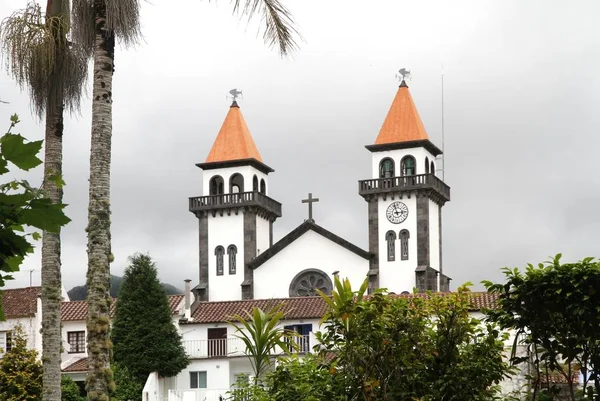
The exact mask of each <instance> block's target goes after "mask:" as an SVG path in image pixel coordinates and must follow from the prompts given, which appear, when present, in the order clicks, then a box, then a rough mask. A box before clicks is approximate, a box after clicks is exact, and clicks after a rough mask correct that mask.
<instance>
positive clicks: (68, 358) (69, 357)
mask: <svg viewBox="0 0 600 401" xmlns="http://www.w3.org/2000/svg"><path fill="white" fill-rule="evenodd" d="M70 331H83V332H85V339H86V344H85V347H84V349H83V352H81V353H71V352H69V351H70V347H69V336H68V334H67V333H68V332H70ZM61 336H62V346H63V353H62V354H61V361H62V364H63V368H65V367H66V366H69V365H71V364H73V363H74V362H75V361H77V360H79V359H81V358H85V357H87V329H86V324H85V320H76V321H67V322H62V329H61Z"/></svg>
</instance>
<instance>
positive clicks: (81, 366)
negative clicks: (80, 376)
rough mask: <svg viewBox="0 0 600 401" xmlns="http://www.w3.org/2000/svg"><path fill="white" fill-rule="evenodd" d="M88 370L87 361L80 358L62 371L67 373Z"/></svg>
mask: <svg viewBox="0 0 600 401" xmlns="http://www.w3.org/2000/svg"><path fill="white" fill-rule="evenodd" d="M87 370H88V360H87V358H81V359H78V360H76V361H75V362H73V363H72V364H70V365H69V366H67V367H65V368H64V369H63V370H62V371H63V372H65V373H67V372H87Z"/></svg>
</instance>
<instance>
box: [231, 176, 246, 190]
mask: <svg viewBox="0 0 600 401" xmlns="http://www.w3.org/2000/svg"><path fill="white" fill-rule="evenodd" d="M240 192H244V177H243V176H242V175H241V174H240V173H235V174H234V175H232V176H231V178H230V179H229V193H230V194H237V193H240Z"/></svg>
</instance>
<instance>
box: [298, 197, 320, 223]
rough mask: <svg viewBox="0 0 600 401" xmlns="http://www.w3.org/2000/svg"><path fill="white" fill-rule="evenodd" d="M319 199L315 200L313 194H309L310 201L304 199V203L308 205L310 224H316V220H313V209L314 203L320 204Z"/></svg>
mask: <svg viewBox="0 0 600 401" xmlns="http://www.w3.org/2000/svg"><path fill="white" fill-rule="evenodd" d="M318 201H319V198H313V197H312V193H309V194H308V199H302V203H308V221H310V222H314V221H315V220H314V219H313V215H312V208H313V205H312V204H313V203H314V202H318Z"/></svg>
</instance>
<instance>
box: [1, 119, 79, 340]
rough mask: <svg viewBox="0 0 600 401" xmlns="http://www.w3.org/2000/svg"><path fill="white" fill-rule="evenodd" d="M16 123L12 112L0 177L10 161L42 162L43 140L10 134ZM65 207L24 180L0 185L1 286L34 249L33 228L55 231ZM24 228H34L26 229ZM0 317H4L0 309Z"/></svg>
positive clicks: (22, 164)
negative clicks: (39, 154)
mask: <svg viewBox="0 0 600 401" xmlns="http://www.w3.org/2000/svg"><path fill="white" fill-rule="evenodd" d="M18 123H19V118H18V116H17V115H16V114H15V115H13V116H12V117H11V124H10V128H9V130H8V132H7V133H6V134H5V135H4V136H2V137H1V138H0V176H2V177H6V176H7V175H8V174H9V173H10V172H11V170H10V169H9V167H11V164H12V165H13V166H15V167H16V168H17V169H20V170H24V171H29V170H31V169H32V168H34V167H37V166H39V165H40V164H41V163H42V161H41V160H40V159H39V158H38V157H37V154H38V153H39V151H40V149H41V147H42V141H34V142H26V140H25V138H23V137H22V136H21V135H19V134H14V133H12V132H11V131H12V129H13V128H14V127H15V126H16V125H17V124H18ZM9 163H10V164H9ZM55 178H56V179H57V180H58V178H57V177H55ZM64 207H65V205H63V204H56V203H53V202H52V201H51V200H50V199H48V198H46V197H45V193H44V191H43V190H41V189H38V188H34V187H32V186H31V185H30V184H29V183H28V182H27V181H26V180H8V181H4V182H3V183H2V184H0V288H1V287H2V286H4V283H5V281H6V280H10V279H12V273H14V272H17V271H18V270H19V267H20V266H21V263H22V262H23V260H24V258H25V256H26V255H28V254H30V253H31V252H33V242H32V241H34V240H36V239H38V238H39V236H40V235H39V233H38V232H37V231H35V229H39V230H44V231H46V232H58V231H59V230H60V227H61V226H64V225H65V224H67V223H68V222H69V221H70V220H69V218H67V217H66V216H65V215H64V213H63V208H64ZM26 227H30V228H33V229H34V231H32V232H26V231H25V228H26ZM0 295H1V294H0ZM0 320H3V314H2V309H1V308H0ZM59 339H60V337H59Z"/></svg>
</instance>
